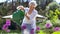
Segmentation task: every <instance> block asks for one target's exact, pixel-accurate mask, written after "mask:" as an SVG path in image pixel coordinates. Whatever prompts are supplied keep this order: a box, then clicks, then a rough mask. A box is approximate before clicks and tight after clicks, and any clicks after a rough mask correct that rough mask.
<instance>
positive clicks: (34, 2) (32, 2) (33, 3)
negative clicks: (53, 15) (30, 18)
mask: <svg viewBox="0 0 60 34" xmlns="http://www.w3.org/2000/svg"><path fill="white" fill-rule="evenodd" d="M31 4H32V5H35V6H34V7H36V6H37V3H36V1H30V2H29V5H31Z"/></svg>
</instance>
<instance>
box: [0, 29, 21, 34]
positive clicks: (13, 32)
mask: <svg viewBox="0 0 60 34" xmlns="http://www.w3.org/2000/svg"><path fill="white" fill-rule="evenodd" d="M0 34H21V31H19V30H11V31H10V32H9V33H8V32H5V31H3V30H0Z"/></svg>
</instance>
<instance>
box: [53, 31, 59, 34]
mask: <svg viewBox="0 0 60 34" xmlns="http://www.w3.org/2000/svg"><path fill="white" fill-rule="evenodd" d="M52 34H60V31H56V32H53V33H52Z"/></svg>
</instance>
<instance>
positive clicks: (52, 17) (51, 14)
mask: <svg viewBox="0 0 60 34" xmlns="http://www.w3.org/2000/svg"><path fill="white" fill-rule="evenodd" d="M58 15H60V11H59V10H58V9H56V10H55V12H54V11H52V10H50V11H49V14H47V17H48V18H49V19H50V21H51V22H52V23H57V21H58Z"/></svg>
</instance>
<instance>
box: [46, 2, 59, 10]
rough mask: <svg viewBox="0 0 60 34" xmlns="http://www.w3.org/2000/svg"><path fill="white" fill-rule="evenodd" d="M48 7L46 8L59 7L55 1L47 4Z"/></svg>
mask: <svg viewBox="0 0 60 34" xmlns="http://www.w3.org/2000/svg"><path fill="white" fill-rule="evenodd" d="M47 7H49V8H47V9H48V10H52V11H55V10H56V9H57V8H59V7H60V6H59V4H58V3H57V2H51V3H50V4H48V6H47Z"/></svg>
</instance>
